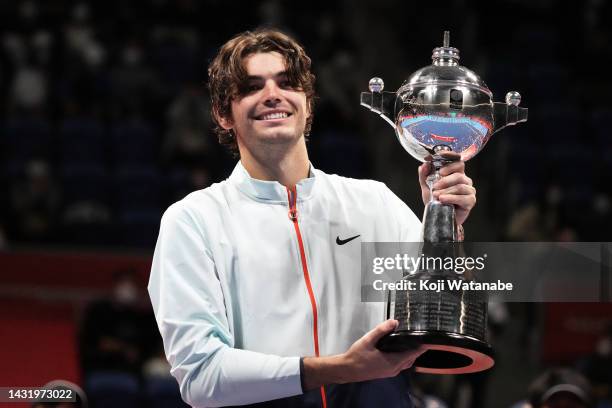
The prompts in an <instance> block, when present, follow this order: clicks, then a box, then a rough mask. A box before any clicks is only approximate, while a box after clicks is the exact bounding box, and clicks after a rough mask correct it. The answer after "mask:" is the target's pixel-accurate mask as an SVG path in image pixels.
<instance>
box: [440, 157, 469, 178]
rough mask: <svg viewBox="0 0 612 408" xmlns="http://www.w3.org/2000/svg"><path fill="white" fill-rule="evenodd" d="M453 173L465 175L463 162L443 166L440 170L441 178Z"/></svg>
mask: <svg viewBox="0 0 612 408" xmlns="http://www.w3.org/2000/svg"><path fill="white" fill-rule="evenodd" d="M453 173H465V162H464V161H456V162H452V163H448V164H445V165H444V166H442V168H441V169H440V175H441V176H442V177H444V176H448V175H449V174H453Z"/></svg>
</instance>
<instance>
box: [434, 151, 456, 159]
mask: <svg viewBox="0 0 612 408" xmlns="http://www.w3.org/2000/svg"><path fill="white" fill-rule="evenodd" d="M438 155H440V156H442V157H444V158H445V159H446V160H453V161H455V160H461V155H460V154H459V153H457V152H453V151H446V152H444V151H443V152H438Z"/></svg>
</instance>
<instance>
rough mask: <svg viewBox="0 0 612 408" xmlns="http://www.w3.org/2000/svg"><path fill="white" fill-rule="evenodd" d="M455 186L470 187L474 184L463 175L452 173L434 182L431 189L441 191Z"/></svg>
mask: <svg viewBox="0 0 612 408" xmlns="http://www.w3.org/2000/svg"><path fill="white" fill-rule="evenodd" d="M457 184H467V185H468V186H471V185H473V184H474V182H473V181H472V179H471V178H469V177H468V176H466V175H465V174H463V173H453V174H451V175H448V176H445V177H442V178H441V179H440V180H438V181H436V183H435V184H434V186H433V187H434V191H435V190H442V189H444V188H448V187H451V186H454V185H457Z"/></svg>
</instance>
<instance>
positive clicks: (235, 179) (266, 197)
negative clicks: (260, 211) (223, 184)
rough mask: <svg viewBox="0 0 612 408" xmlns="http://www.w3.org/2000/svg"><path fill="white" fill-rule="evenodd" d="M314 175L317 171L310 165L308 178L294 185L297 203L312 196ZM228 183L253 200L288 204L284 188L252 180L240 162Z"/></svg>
mask: <svg viewBox="0 0 612 408" xmlns="http://www.w3.org/2000/svg"><path fill="white" fill-rule="evenodd" d="M316 173H317V170H315V168H314V166H313V165H312V163H310V171H309V175H308V178H305V179H302V180H300V181H299V182H298V183H297V185H296V189H297V200H298V202H299V201H304V200H308V199H309V198H310V197H311V196H312V193H313V190H314V185H315V180H316V176H315V175H316ZM229 181H230V183H232V184H234V185H235V186H236V187H237V188H238V189H239V190H240V191H242V192H243V193H244V194H246V195H247V196H249V197H251V198H253V199H255V200H258V201H266V202H271V203H285V204H286V203H287V202H288V198H287V188H286V187H285V186H283V185H282V184H281V183H279V182H278V181H264V180H257V179H254V178H252V177H251V176H250V175H249V173H248V172H247V170H246V169H245V168H244V166H243V165H242V162H241V161H238V163H237V164H236V167H234V171H233V172H232V174H231V175H230V177H229Z"/></svg>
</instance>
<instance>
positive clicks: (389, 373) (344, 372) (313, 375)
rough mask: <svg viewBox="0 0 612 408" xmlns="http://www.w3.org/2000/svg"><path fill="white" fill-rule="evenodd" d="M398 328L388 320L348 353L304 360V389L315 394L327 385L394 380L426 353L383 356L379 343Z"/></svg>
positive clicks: (355, 344) (364, 337) (418, 350)
mask: <svg viewBox="0 0 612 408" xmlns="http://www.w3.org/2000/svg"><path fill="white" fill-rule="evenodd" d="M397 325H398V322H397V320H386V321H385V322H383V323H381V324H379V325H378V326H376V327H375V328H374V329H373V330H371V331H370V332H368V333H366V334H365V335H364V336H363V337H362V338H360V339H359V340H357V341H356V342H355V343H353V345H352V346H351V347H350V348H349V349H348V351H347V352H346V353H343V354H340V355H336V356H330V357H306V358H304V379H303V383H304V387H305V388H306V389H307V390H312V389H315V388H318V387H320V386H322V385H326V384H345V383H351V382H359V381H366V380H374V379H377V378H387V377H395V376H396V375H398V374H399V373H400V372H401V371H403V370H405V369H407V368H410V367H411V366H412V364H414V361H415V360H416V359H417V358H418V357H419V356H420V355H421V354H423V353H424V352H425V351H426V350H425V349H423V348H418V349H415V350H411V351H404V352H400V353H384V352H382V351H380V350H378V349H377V348H376V343H377V342H378V340H380V339H381V338H382V337H383V336H385V335H386V334H388V333H391V332H392V331H393V330H395V328H396V327H397Z"/></svg>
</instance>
